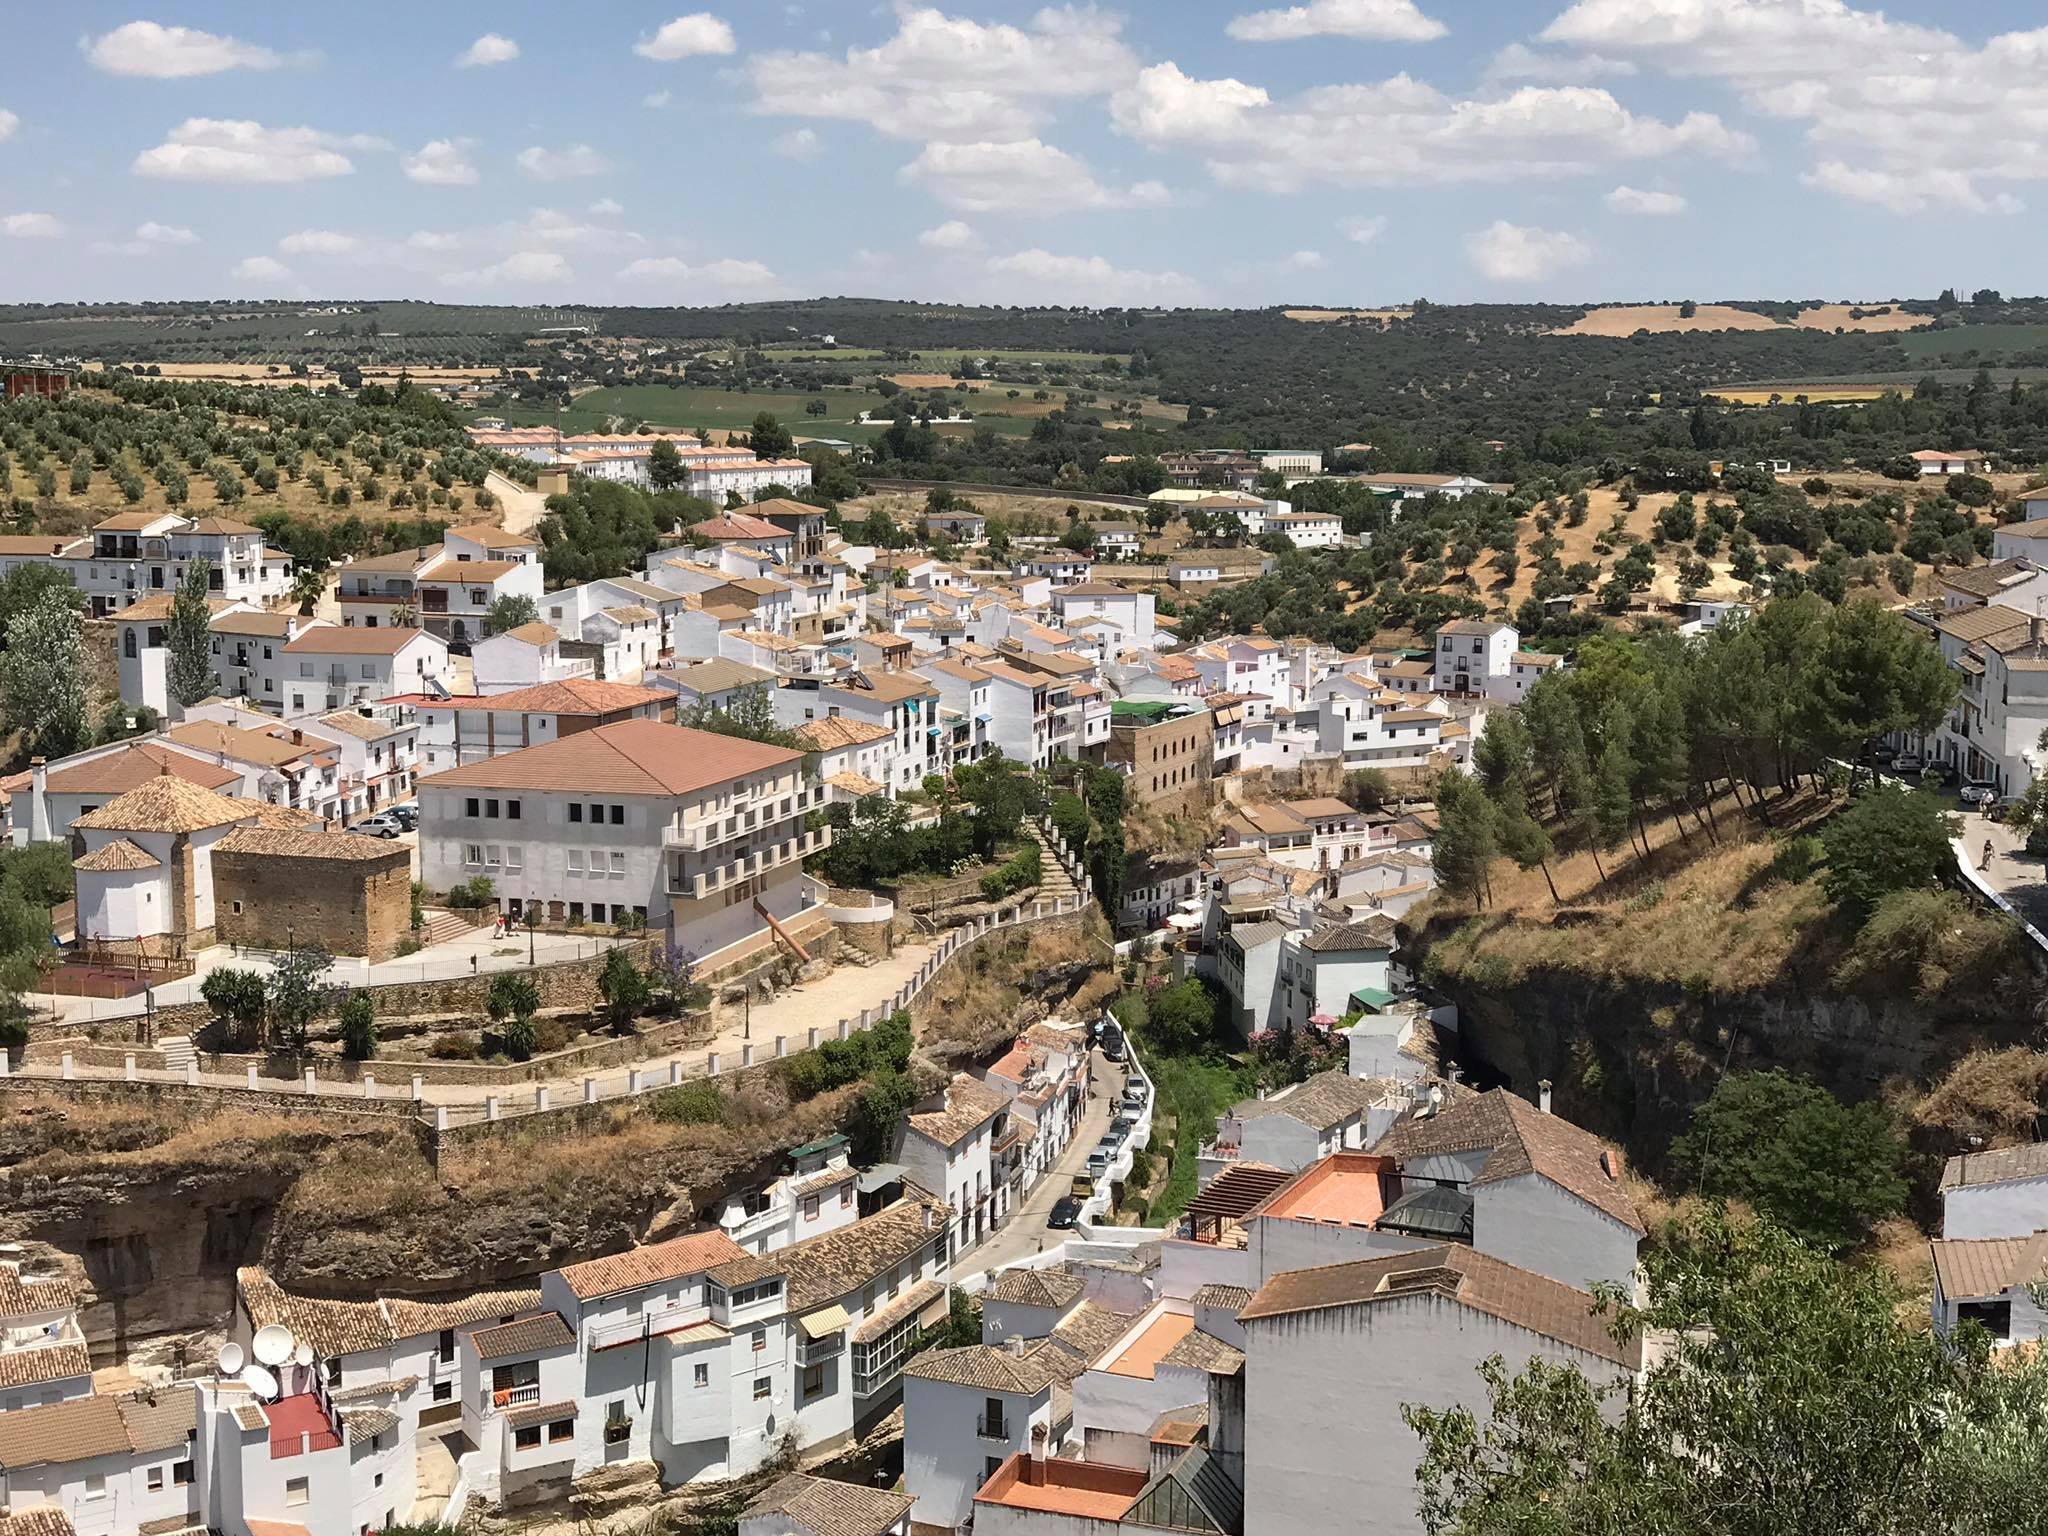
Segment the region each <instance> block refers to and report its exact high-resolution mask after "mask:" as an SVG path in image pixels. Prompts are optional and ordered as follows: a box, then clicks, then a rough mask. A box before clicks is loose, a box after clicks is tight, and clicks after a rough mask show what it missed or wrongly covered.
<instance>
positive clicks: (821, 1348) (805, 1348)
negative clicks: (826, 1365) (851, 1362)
mask: <svg viewBox="0 0 2048 1536" xmlns="http://www.w3.org/2000/svg"><path fill="white" fill-rule="evenodd" d="M845 1350H846V1330H845V1329H843V1328H842V1329H840V1330H838V1331H837V1332H834V1333H828V1334H826V1335H825V1336H824V1337H823V1338H822V1339H804V1338H800V1339H798V1340H797V1341H796V1360H797V1364H798V1365H819V1364H822V1363H823V1362H824V1361H827V1360H830V1359H833V1358H835V1357H836V1356H838V1355H840V1354H843V1353H844V1352H845Z"/></svg>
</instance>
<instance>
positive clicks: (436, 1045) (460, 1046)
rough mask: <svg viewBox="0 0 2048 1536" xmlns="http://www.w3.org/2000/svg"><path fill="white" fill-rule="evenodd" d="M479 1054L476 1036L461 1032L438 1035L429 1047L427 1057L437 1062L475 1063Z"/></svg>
mask: <svg viewBox="0 0 2048 1536" xmlns="http://www.w3.org/2000/svg"><path fill="white" fill-rule="evenodd" d="M479 1054H480V1052H479V1050H478V1046H477V1038H476V1036H475V1035H471V1034H465V1033H463V1032H462V1031H461V1030H455V1031H452V1032H450V1033H448V1034H445V1035H436V1036H434V1041H433V1044H431V1045H429V1046H428V1047H427V1055H428V1056H430V1057H432V1058H433V1059H434V1060H435V1061H475V1060H476V1059H477V1056H478V1055H479Z"/></svg>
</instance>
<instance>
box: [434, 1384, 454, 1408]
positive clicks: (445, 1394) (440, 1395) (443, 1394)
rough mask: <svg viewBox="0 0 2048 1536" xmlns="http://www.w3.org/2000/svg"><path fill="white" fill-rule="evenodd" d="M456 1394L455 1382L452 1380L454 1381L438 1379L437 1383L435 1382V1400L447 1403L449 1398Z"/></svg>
mask: <svg viewBox="0 0 2048 1536" xmlns="http://www.w3.org/2000/svg"><path fill="white" fill-rule="evenodd" d="M454 1396H455V1383H454V1382H452V1381H437V1382H435V1383H434V1401H435V1402H437V1403H445V1402H447V1401H448V1400H449V1399H450V1398H452V1397H454Z"/></svg>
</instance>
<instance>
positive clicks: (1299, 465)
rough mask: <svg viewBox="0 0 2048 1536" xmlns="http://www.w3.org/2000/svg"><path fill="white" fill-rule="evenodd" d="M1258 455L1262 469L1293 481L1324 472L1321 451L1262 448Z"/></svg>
mask: <svg viewBox="0 0 2048 1536" xmlns="http://www.w3.org/2000/svg"><path fill="white" fill-rule="evenodd" d="M1257 453H1258V460H1259V467H1260V468H1261V469H1270V470H1272V471H1274V472H1275V473H1276V474H1280V475H1284V476H1287V477H1289V478H1290V479H1293V480H1300V479H1305V478H1306V477H1308V476H1310V475H1320V474H1321V473H1322V472H1323V455H1322V453H1321V451H1320V450H1319V449H1315V448H1261V449H1258V450H1257Z"/></svg>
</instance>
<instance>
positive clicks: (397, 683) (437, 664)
mask: <svg viewBox="0 0 2048 1536" xmlns="http://www.w3.org/2000/svg"><path fill="white" fill-rule="evenodd" d="M267 669H268V675H270V676H274V677H275V679H276V683H277V688H276V697H277V698H278V700H279V701H280V707H281V708H282V709H283V711H284V715H285V718H286V719H291V718H293V717H295V716H298V715H307V714H312V715H324V714H327V713H329V712H330V711H332V710H337V709H348V708H351V707H353V706H354V705H357V704H374V703H376V702H377V701H378V700H379V699H388V698H390V697H391V696H392V695H393V694H401V693H408V694H418V693H440V694H443V695H445V694H446V693H447V691H448V685H449V682H450V680H451V678H452V677H453V673H452V672H451V670H450V668H449V665H448V644H447V642H446V641H444V640H442V639H441V638H440V637H439V636H437V635H435V634H433V633H432V632H431V631H429V630H423V629H390V628H385V629H366V628H360V627H358V628H351V629H344V628H342V627H341V626H339V625H334V624H316V625H311V626H309V627H306V628H303V629H301V630H300V631H299V632H298V633H297V634H296V635H295V636H294V637H293V638H292V639H290V640H289V641H287V642H286V643H285V644H284V646H283V647H282V648H281V649H280V650H279V651H278V653H277V659H276V661H275V662H273V663H268V664H267ZM270 698H271V693H270V690H268V689H266V690H265V692H264V697H263V699H262V702H263V703H266V704H268V703H269V702H270Z"/></svg>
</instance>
